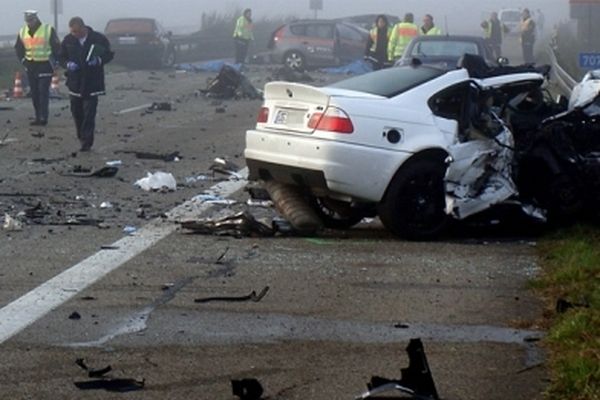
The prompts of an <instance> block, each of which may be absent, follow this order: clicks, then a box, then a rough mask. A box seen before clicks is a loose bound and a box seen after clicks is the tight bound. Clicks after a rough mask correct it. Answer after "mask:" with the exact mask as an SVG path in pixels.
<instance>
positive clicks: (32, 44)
mask: <svg viewBox="0 0 600 400" xmlns="http://www.w3.org/2000/svg"><path fill="white" fill-rule="evenodd" d="M51 34H52V26H51V25H49V24H42V25H40V26H39V27H38V29H37V30H36V31H35V33H34V34H33V36H32V35H30V34H29V27H28V26H27V25H25V26H24V27H23V28H21V31H20V32H19V36H20V37H21V41H22V42H23V46H24V47H25V59H26V60H28V61H48V60H49V59H50V56H51V55H52V47H51V46H50V35H51Z"/></svg>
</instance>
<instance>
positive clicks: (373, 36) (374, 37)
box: [369, 27, 392, 53]
mask: <svg viewBox="0 0 600 400" xmlns="http://www.w3.org/2000/svg"><path fill="white" fill-rule="evenodd" d="M377 31H378V29H377V27H375V28H372V29H371V31H370V32H369V34H370V35H371V41H372V42H373V45H372V46H371V52H373V53H374V52H375V50H377ZM391 35H392V28H391V27H388V30H387V37H386V38H385V39H386V41H387V42H388V43H389V41H390V36H391Z"/></svg>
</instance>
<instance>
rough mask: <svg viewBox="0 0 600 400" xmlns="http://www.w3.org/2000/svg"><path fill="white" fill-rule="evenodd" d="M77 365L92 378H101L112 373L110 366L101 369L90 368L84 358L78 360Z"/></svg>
mask: <svg viewBox="0 0 600 400" xmlns="http://www.w3.org/2000/svg"><path fill="white" fill-rule="evenodd" d="M75 364H77V365H79V366H80V367H81V369H83V370H84V371H87V373H88V377H90V378H100V377H103V376H104V375H106V374H108V373H109V372H110V371H112V367H111V366H110V365H108V366H106V367H104V368H100V369H94V368H89V367H88V366H87V365H86V364H85V360H84V359H83V358H78V359H77V360H75Z"/></svg>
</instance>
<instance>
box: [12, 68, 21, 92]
mask: <svg viewBox="0 0 600 400" xmlns="http://www.w3.org/2000/svg"><path fill="white" fill-rule="evenodd" d="M13 97H14V98H15V99H20V98H21V97H23V82H22V81H21V72H20V71H17V72H16V74H15V85H14V86H13Z"/></svg>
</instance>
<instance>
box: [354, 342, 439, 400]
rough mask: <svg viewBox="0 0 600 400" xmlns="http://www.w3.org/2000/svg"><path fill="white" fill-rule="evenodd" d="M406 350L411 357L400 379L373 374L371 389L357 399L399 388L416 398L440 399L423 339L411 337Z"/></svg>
mask: <svg viewBox="0 0 600 400" xmlns="http://www.w3.org/2000/svg"><path fill="white" fill-rule="evenodd" d="M406 352H407V353H408V359H409V362H408V368H402V369H401V374H402V378H401V379H400V380H395V379H387V378H382V377H379V376H373V377H371V382H369V383H368V384H367V388H368V389H369V390H368V391H367V392H365V393H363V394H362V395H360V396H358V397H357V398H356V399H357V400H360V399H367V398H369V397H371V396H373V395H379V394H381V393H385V392H389V391H394V390H397V391H400V392H402V393H405V394H409V395H411V396H413V398H415V399H421V400H439V399H440V398H439V396H438V393H437V390H436V388H435V383H434V382H433V376H432V375H431V370H430V369H429V363H428V362H427V356H426V355H425V349H424V348H423V343H422V342H421V339H411V340H410V343H409V344H408V346H407V347H406Z"/></svg>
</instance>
